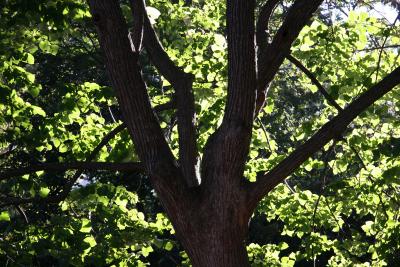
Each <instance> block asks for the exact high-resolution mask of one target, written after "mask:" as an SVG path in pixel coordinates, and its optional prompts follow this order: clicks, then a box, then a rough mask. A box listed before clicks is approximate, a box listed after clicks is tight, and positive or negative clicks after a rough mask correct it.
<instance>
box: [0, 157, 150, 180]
mask: <svg viewBox="0 0 400 267" xmlns="http://www.w3.org/2000/svg"><path fill="white" fill-rule="evenodd" d="M66 170H80V171H83V170H107V171H121V172H134V171H136V172H144V171H145V169H144V166H143V164H141V163H137V162H130V163H114V162H71V163H58V162H57V163H40V164H37V165H33V166H28V167H21V168H17V169H9V170H3V171H2V172H0V181H2V180H6V179H9V178H12V177H17V176H22V175H25V174H31V173H34V172H37V171H46V172H62V171H66Z"/></svg>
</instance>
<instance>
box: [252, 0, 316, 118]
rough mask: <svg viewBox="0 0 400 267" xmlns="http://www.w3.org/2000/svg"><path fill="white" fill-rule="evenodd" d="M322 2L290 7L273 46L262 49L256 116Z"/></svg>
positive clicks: (299, 1) (303, 1) (298, 0)
mask: <svg viewBox="0 0 400 267" xmlns="http://www.w3.org/2000/svg"><path fill="white" fill-rule="evenodd" d="M322 2H323V0H296V1H295V2H294V4H293V5H292V6H291V7H290V9H289V11H288V13H287V16H286V18H285V20H284V22H283V23H282V25H281V27H280V28H279V30H278V31H277V33H276V34H275V36H274V38H273V40H272V42H271V44H269V45H268V46H266V47H265V48H262V51H261V53H260V55H259V58H258V82H257V107H256V114H258V112H259V111H260V110H261V108H262V107H263V105H264V102H265V99H266V94H267V92H266V90H267V88H268V85H269V83H270V82H271V81H272V79H273V78H274V76H275V74H276V73H277V72H278V69H279V67H280V66H281V64H282V62H283V61H284V59H285V57H286V56H287V55H289V54H290V48H291V46H292V43H293V41H294V40H296V38H297V37H298V35H299V33H300V31H301V30H302V29H303V28H304V26H305V25H306V24H307V23H308V22H309V20H310V19H311V17H312V15H313V13H314V12H315V11H316V10H317V8H318V7H319V6H320V5H321V3H322Z"/></svg>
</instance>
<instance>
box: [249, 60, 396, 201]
mask: <svg viewBox="0 0 400 267" xmlns="http://www.w3.org/2000/svg"><path fill="white" fill-rule="evenodd" d="M398 84H400V67H398V68H396V69H395V70H394V71H392V72H391V73H390V74H389V75H387V76H386V77H385V78H384V79H383V80H382V81H380V82H379V83H377V84H376V85H374V86H372V87H371V88H370V89H369V90H367V91H366V92H364V93H363V94H361V95H360V96H359V97H358V98H357V99H356V100H354V101H353V102H352V103H351V104H350V105H348V106H347V107H346V108H345V109H343V111H342V112H340V113H339V115H337V116H336V117H334V118H333V119H332V120H330V121H329V122H328V123H326V124H325V125H324V126H323V127H322V128H321V129H320V130H319V131H318V132H316V133H315V134H314V135H313V136H312V137H311V138H310V139H309V140H308V141H306V142H305V143H304V144H303V145H301V146H300V147H298V148H297V149H296V150H295V151H294V152H292V153H291V154H290V155H289V156H288V157H287V158H286V159H284V160H283V161H281V162H280V163H279V164H278V165H277V166H276V167H274V168H273V169H272V170H271V171H269V172H268V173H267V174H265V175H263V176H261V177H259V178H258V179H257V182H256V183H254V184H251V185H250V186H249V191H248V192H249V194H248V198H249V205H251V206H252V207H255V206H256V204H257V202H258V201H259V200H261V199H262V198H263V197H264V196H265V194H267V193H268V192H269V191H271V190H272V189H273V188H274V187H275V186H276V185H278V184H279V183H280V182H282V181H283V180H284V179H285V178H286V177H287V176H288V175H290V174H291V173H292V172H293V171H294V170H296V169H297V168H298V167H299V166H300V165H301V164H302V163H303V162H304V161H306V160H307V159H308V158H309V157H310V156H311V155H313V154H314V153H315V152H317V151H318V150H320V149H321V148H322V147H323V146H324V145H326V144H327V143H328V142H329V141H331V140H332V139H338V138H340V136H341V135H342V134H343V132H344V131H345V130H346V128H347V126H348V125H349V124H350V123H351V122H352V121H353V120H354V119H355V118H356V117H357V116H358V115H360V114H361V113H362V112H363V111H365V110H366V109H367V108H368V107H369V106H371V105H372V104H373V103H374V102H375V101H377V100H378V99H379V98H381V97H382V96H383V95H385V94H386V93H388V92H389V91H391V90H392V89H393V88H394V87H395V86H396V85H398Z"/></svg>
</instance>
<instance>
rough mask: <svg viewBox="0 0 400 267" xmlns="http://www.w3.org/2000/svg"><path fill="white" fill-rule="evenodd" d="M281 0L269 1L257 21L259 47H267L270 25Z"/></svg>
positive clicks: (262, 8)
mask: <svg viewBox="0 0 400 267" xmlns="http://www.w3.org/2000/svg"><path fill="white" fill-rule="evenodd" d="M279 2H280V0H268V1H267V2H266V3H265V4H264V5H263V6H262V7H261V11H260V15H259V16H258V19H257V26H256V38H257V46H258V47H265V45H266V44H267V42H268V24H269V20H270V17H271V15H272V13H273V11H274V9H275V7H276V5H277V4H278V3H279Z"/></svg>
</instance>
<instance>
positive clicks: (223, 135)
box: [202, 0, 256, 187]
mask: <svg viewBox="0 0 400 267" xmlns="http://www.w3.org/2000/svg"><path fill="white" fill-rule="evenodd" d="M254 9H255V1H254V0H246V1H243V0H228V1H227V15H226V16H227V31H228V99H227V104H226V107H225V114H224V118H223V121H222V124H221V127H220V128H219V129H218V130H217V131H216V132H215V133H214V134H213V136H211V137H210V138H209V140H208V142H207V145H206V147H205V152H204V157H203V163H202V177H203V179H208V180H209V181H210V182H211V183H214V182H218V183H221V184H225V185H226V184H230V185H232V184H233V182H232V180H233V179H235V180H236V179H237V180H239V181H240V178H241V177H242V174H243V171H244V164H245V161H246V157H247V155H248V151H249V145H250V139H251V131H252V125H253V114H254V103H255V96H256V56H255V40H254V33H255V26H254V20H255V18H254ZM222 174H223V175H224V177H225V178H226V179H228V180H226V181H223V179H224V178H223V177H221V176H222ZM214 176H220V177H214ZM207 183H208V182H207ZM207 186H208V187H213V186H210V185H208V184H207ZM221 186H223V185H221Z"/></svg>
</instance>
